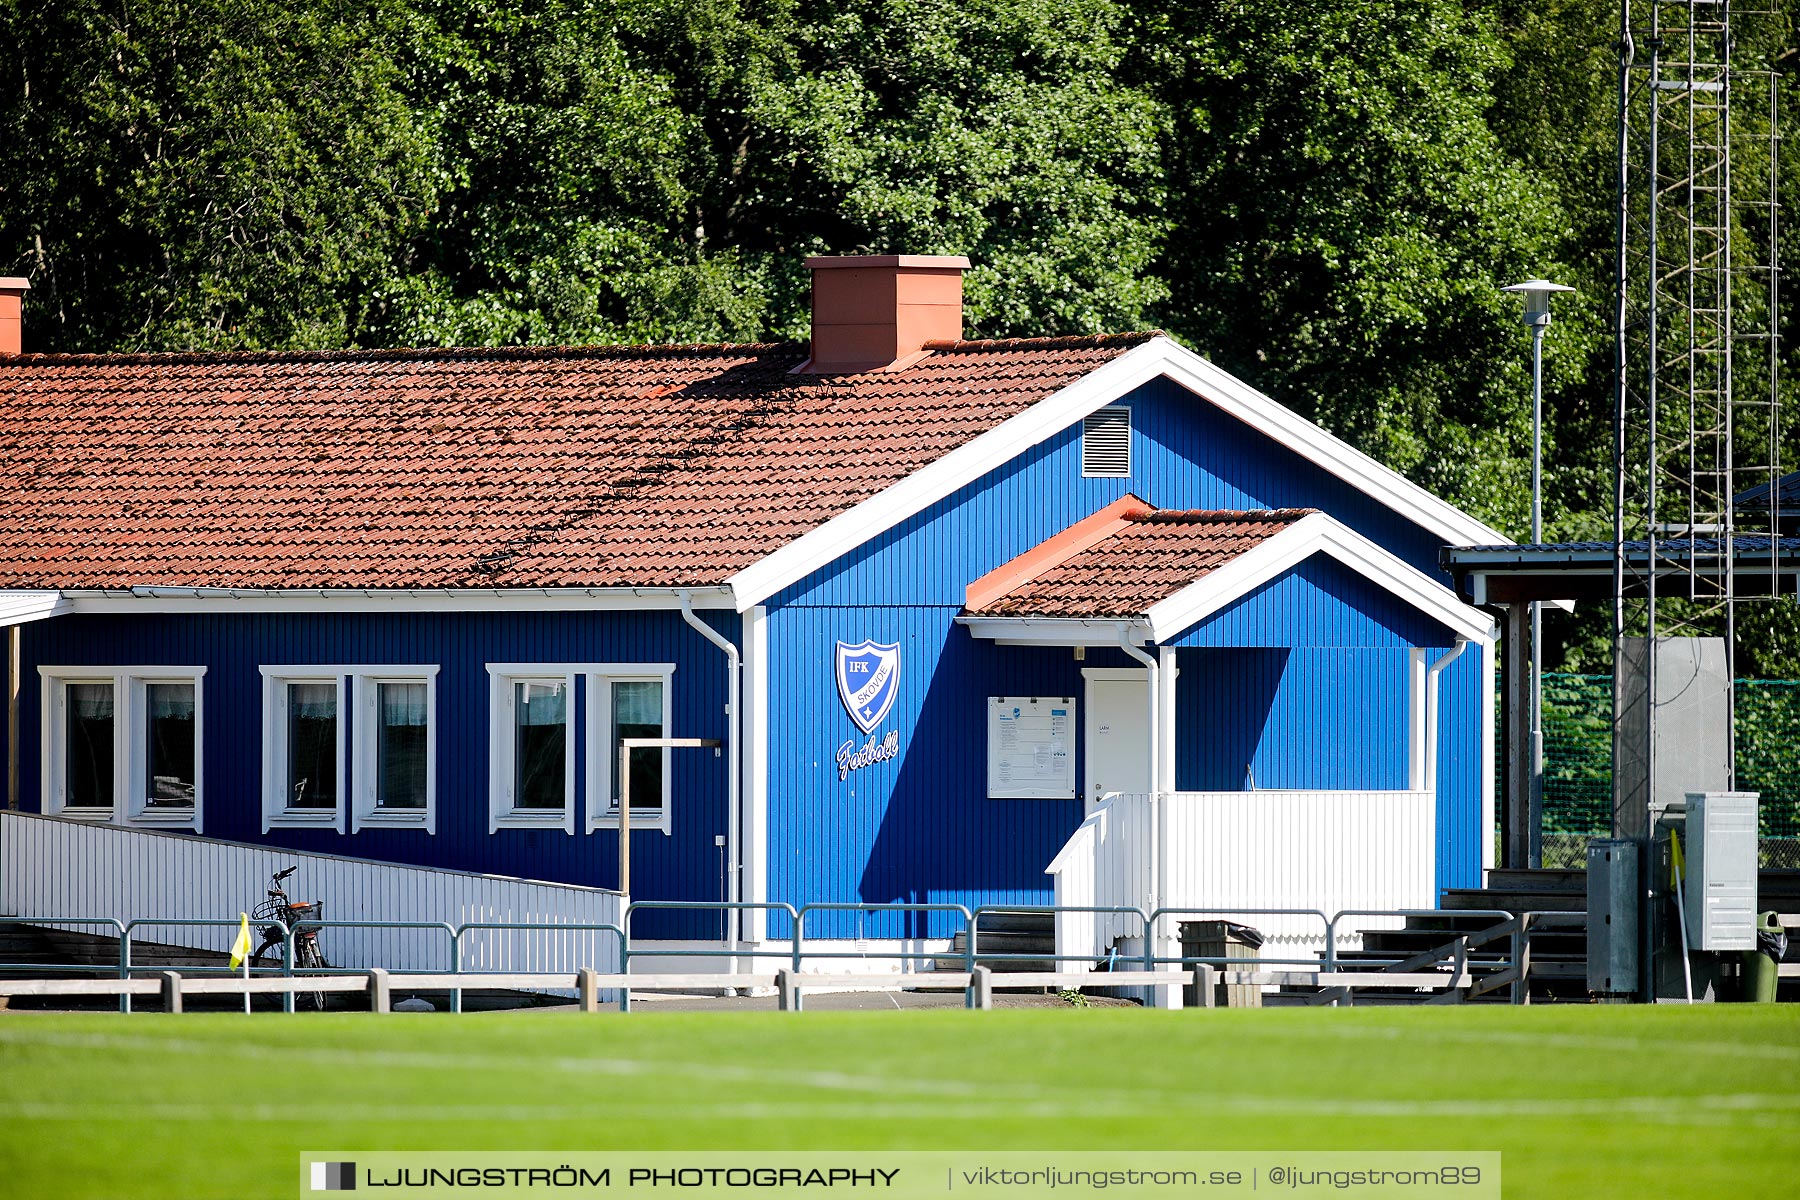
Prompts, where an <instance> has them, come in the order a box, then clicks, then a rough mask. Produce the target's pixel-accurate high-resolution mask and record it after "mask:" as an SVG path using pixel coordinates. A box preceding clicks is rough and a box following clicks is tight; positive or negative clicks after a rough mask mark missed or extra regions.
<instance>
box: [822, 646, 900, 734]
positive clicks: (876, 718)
mask: <svg viewBox="0 0 1800 1200" xmlns="http://www.w3.org/2000/svg"><path fill="white" fill-rule="evenodd" d="M837 686H838V697H839V698H840V699H841V700H843V702H844V711H845V712H847V713H849V714H850V719H851V720H852V721H855V722H856V724H857V725H858V726H859V727H860V728H861V729H862V731H863V732H864V733H873V732H874V731H875V727H876V726H877V725H879V724H881V719H882V718H883V717H885V716H887V715H888V709H890V708H892V707H894V697H895V696H896V695H897V694H898V693H899V690H900V643H899V642H893V643H891V644H888V645H882V644H881V643H880V642H858V643H857V644H856V645H854V646H853V645H851V644H850V643H849V642H839V643H838V644H837Z"/></svg>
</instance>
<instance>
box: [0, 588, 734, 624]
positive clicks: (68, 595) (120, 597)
mask: <svg viewBox="0 0 1800 1200" xmlns="http://www.w3.org/2000/svg"><path fill="white" fill-rule="evenodd" d="M683 596H686V597H687V603H688V604H689V605H690V606H692V607H694V608H700V609H730V608H735V607H736V605H735V604H734V603H733V598H732V593H731V589H730V588H728V587H717V586H714V587H686V588H683V587H666V588H658V587H621V588H598V587H594V588H581V587H571V588H237V587H186V586H173V585H159V584H144V585H139V586H137V587H129V588H63V589H60V590H57V589H44V590H39V591H35V592H26V591H11V592H4V591H0V619H4V618H5V617H7V615H8V614H9V612H10V610H11V607H19V606H22V607H24V608H26V609H29V610H30V611H31V613H32V615H31V616H30V617H25V618H24V619H35V618H36V617H38V616H60V615H61V614H63V613H69V612H78V613H145V612H184V613H193V612H212V611H219V610H232V611H237V612H265V613H276V612H280V613H294V612H302V613H303V612H322V613H380V612H402V613H407V612H413V613H419V612H583V611H585V612H604V611H608V610H612V611H621V612H629V611H638V612H642V611H667V612H674V611H676V610H678V609H679V608H680V607H681V606H682V603H683V600H682V597H683ZM9 599H11V600H13V601H16V602H17V604H16V605H11V606H9V605H8V604H7V603H6V601H7V600H9Z"/></svg>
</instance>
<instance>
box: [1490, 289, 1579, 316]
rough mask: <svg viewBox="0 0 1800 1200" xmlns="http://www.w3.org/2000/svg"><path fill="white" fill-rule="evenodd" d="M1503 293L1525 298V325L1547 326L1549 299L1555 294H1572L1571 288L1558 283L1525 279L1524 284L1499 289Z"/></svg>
mask: <svg viewBox="0 0 1800 1200" xmlns="http://www.w3.org/2000/svg"><path fill="white" fill-rule="evenodd" d="M1500 290H1501V291H1503V292H1519V293H1521V294H1522V295H1523V296H1524V297H1525V323H1526V324H1527V325H1548V324H1549V323H1550V297H1551V296H1552V295H1554V294H1555V293H1557V292H1572V291H1574V290H1575V289H1574V288H1572V287H1564V286H1563V285H1562V284H1560V283H1551V282H1550V281H1549V280H1547V279H1527V280H1526V281H1525V282H1524V283H1515V284H1511V285H1509V286H1507V287H1503V288H1501V289H1500Z"/></svg>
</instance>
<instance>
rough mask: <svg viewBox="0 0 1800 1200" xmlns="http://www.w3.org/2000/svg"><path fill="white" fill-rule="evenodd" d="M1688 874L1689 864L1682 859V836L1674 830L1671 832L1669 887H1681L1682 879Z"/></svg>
mask: <svg viewBox="0 0 1800 1200" xmlns="http://www.w3.org/2000/svg"><path fill="white" fill-rule="evenodd" d="M1685 874H1687V863H1685V862H1684V861H1682V858H1681V835H1680V834H1679V833H1676V832H1675V831H1674V830H1673V829H1671V830H1669V886H1670V887H1680V886H1681V877H1682V876H1683V875H1685Z"/></svg>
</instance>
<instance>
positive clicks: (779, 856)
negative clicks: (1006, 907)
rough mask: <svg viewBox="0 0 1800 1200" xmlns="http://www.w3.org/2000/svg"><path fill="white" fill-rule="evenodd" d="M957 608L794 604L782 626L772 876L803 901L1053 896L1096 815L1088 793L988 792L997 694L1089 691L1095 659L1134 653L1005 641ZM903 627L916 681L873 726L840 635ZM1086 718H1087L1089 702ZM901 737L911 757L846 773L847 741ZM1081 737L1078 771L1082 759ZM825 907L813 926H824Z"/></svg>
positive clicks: (919, 921) (908, 671) (888, 633)
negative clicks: (974, 626) (1081, 830)
mask: <svg viewBox="0 0 1800 1200" xmlns="http://www.w3.org/2000/svg"><path fill="white" fill-rule="evenodd" d="M957 611H958V610H957V609H954V608H948V607H943V608H924V607H917V608H896V607H887V608H793V609H787V610H785V611H783V612H782V613H780V614H778V617H779V619H778V620H776V619H773V618H772V626H771V629H770V641H769V657H770V672H771V673H770V680H769V697H770V709H771V713H770V715H771V731H770V738H769V754H770V767H769V779H770V788H769V839H770V845H769V885H770V896H771V898H773V899H778V900H786V901H788V902H790V903H793V904H804V903H808V902H814V901H841V900H860V901H864V902H869V903H887V902H903V903H913V904H918V903H928V902H929V903H957V904H964V905H968V906H969V907H971V908H973V907H974V906H976V905H978V904H1045V903H1048V902H1049V897H1050V889H1049V884H1050V881H1049V877H1048V876H1046V875H1045V874H1044V868H1045V867H1046V866H1047V865H1048V864H1049V862H1050V860H1051V858H1053V857H1055V855H1056V852H1057V851H1058V850H1060V849H1062V845H1063V843H1064V842H1065V841H1067V840H1068V836H1069V834H1070V832H1072V831H1073V830H1074V828H1075V826H1076V825H1078V824H1080V822H1081V801H1080V800H1079V799H1071V800H990V799H988V798H987V698H988V697H989V696H997V695H1009V696H1034V695H1035V696H1073V697H1076V698H1077V708H1078V713H1079V706H1080V704H1081V703H1082V701H1081V696H1082V679H1081V668H1082V667H1084V666H1124V665H1127V660H1126V659H1125V657H1124V655H1123V654H1121V653H1119V652H1118V651H1114V650H1098V651H1095V650H1090V651H1089V652H1088V657H1087V661H1086V662H1077V661H1075V658H1074V655H1073V653H1072V652H1071V651H1070V650H1068V649H1067V648H1064V647H1056V648H1034V647H1023V646H996V645H994V644H993V643H991V642H985V641H980V640H977V639H975V638H972V637H970V636H969V634H968V631H967V630H965V629H963V628H962V627H960V626H958V625H956V624H955V623H954V618H955V616H956V613H957ZM865 638H870V639H873V640H875V641H879V642H897V643H899V646H900V655H901V659H900V663H901V666H900V685H899V686H900V691H899V694H898V696H897V697H896V699H895V701H894V707H893V709H892V711H890V712H889V714H888V716H887V718H886V720H884V721H883V722H882V723H881V724H880V725H878V726H876V728H875V730H874V732H873V733H872V734H866V735H865V734H864V733H863V732H862V731H861V729H859V728H858V727H857V726H856V725H855V724H853V723H852V722H851V720H850V717H849V715H848V714H847V713H846V712H845V711H844V707H843V705H842V703H841V702H840V701H839V699H838V695H837V689H836V686H835V684H834V682H833V669H834V666H833V649H834V646H835V644H836V643H837V642H839V641H844V642H851V643H855V642H861V641H862V640H863V639H865ZM1078 723H1079V718H1078ZM890 730H892V731H896V732H897V733H898V735H899V738H900V757H899V758H898V759H896V760H894V761H891V762H883V763H876V764H875V765H873V766H869V767H864V768H862V769H860V770H855V771H852V772H850V774H849V776H848V778H845V779H840V778H839V777H838V767H837V753H838V750H839V748H840V747H841V746H843V745H845V744H846V743H848V744H850V745H851V746H861V745H862V744H863V743H865V742H867V741H869V740H871V739H874V740H877V741H879V740H880V739H881V738H882V737H884V736H885V735H886V734H887V733H888V731H890ZM1079 756H1080V751H1079V744H1078V746H1077V762H1076V771H1077V777H1078V778H1079V772H1080V770H1081V762H1080V757H1079ZM812 920H813V919H812V918H810V917H809V918H808V923H807V930H808V933H809V934H810V933H811V932H812V931H813V928H814V927H813V924H812ZM954 928H955V922H954V921H953V920H951V919H949V918H947V917H944V916H941V915H940V916H937V917H934V918H931V919H930V920H929V921H926V920H925V919H923V918H903V917H900V916H896V915H893V914H881V915H871V916H868V917H865V918H863V919H862V920H861V921H860V923H859V922H858V920H857V919H856V918H855V917H852V916H828V917H827V918H826V919H824V920H821V921H820V923H819V925H818V930H819V932H820V934H821V935H822V936H824V935H828V934H829V935H834V936H840V937H854V936H857V935H859V934H861V935H863V936H868V937H901V936H927V930H928V929H929V931H930V933H929V936H940V937H941V936H947V935H948V933H949V932H950V931H951V930H953V929H954Z"/></svg>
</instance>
